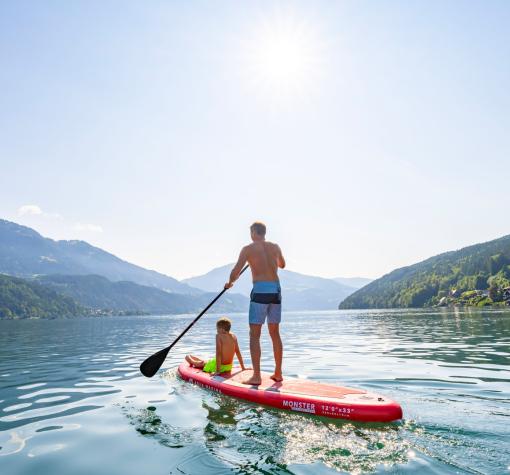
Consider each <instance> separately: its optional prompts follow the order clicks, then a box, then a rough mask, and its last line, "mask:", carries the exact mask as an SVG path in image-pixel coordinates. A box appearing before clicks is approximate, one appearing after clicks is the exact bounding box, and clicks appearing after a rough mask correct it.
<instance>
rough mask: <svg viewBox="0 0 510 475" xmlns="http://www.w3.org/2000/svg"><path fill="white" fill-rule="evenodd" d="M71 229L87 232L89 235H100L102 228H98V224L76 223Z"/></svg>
mask: <svg viewBox="0 0 510 475" xmlns="http://www.w3.org/2000/svg"><path fill="white" fill-rule="evenodd" d="M73 229H74V230H75V231H87V232H90V233H102V232H103V228H102V227H101V226H99V225H98V224H91V223H76V224H75V225H74V226H73Z"/></svg>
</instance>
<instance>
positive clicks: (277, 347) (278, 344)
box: [267, 323, 283, 382]
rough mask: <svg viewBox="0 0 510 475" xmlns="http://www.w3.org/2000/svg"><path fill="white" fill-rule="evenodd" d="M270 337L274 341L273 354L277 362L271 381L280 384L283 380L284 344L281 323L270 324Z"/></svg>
mask: <svg viewBox="0 0 510 475" xmlns="http://www.w3.org/2000/svg"><path fill="white" fill-rule="evenodd" d="M267 326H268V328H269V335H270V336H271V340H272V341H273V353H274V362H275V370H274V374H272V375H271V379H273V380H274V381H276V382H280V381H282V380H283V376H282V359H283V344H282V339H281V338H280V324H279V323H268V324H267Z"/></svg>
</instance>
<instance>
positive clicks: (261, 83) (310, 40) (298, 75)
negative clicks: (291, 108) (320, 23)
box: [246, 14, 321, 96]
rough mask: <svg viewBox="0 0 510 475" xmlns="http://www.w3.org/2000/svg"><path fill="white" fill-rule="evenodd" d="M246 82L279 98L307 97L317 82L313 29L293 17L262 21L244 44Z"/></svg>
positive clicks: (318, 52)
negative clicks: (247, 79) (290, 96)
mask: <svg viewBox="0 0 510 475" xmlns="http://www.w3.org/2000/svg"><path fill="white" fill-rule="evenodd" d="M246 51H247V54H246V61H247V71H248V75H249V80H250V82H251V84H252V85H253V86H255V87H256V88H257V89H259V90H263V91H266V92H271V93H272V94H277V95H278V96H289V95H292V96H295V95H296V94H308V93H310V92H311V90H312V88H313V86H314V85H315V83H316V82H317V80H318V76H319V73H320V63H321V47H320V43H319V41H318V38H317V35H316V33H315V30H314V29H313V27H312V25H310V24H309V23H308V22H306V21H298V20H296V18H295V17H294V16H292V15H282V14H280V15H277V16H275V17H274V18H272V19H265V20H264V21H262V22H261V23H260V25H259V26H258V28H255V29H254V31H253V32H252V35H251V36H250V39H249V41H248V42H247V44H246Z"/></svg>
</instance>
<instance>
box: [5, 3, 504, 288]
mask: <svg viewBox="0 0 510 475" xmlns="http://www.w3.org/2000/svg"><path fill="white" fill-rule="evenodd" d="M509 24H510V2H508V1H495V0H489V1H485V0H483V1H482V0H478V1H476V0H473V1H469V2H467V1H460V0H459V1H451V0H445V1H440V2H439V1H435V2H430V1H425V0H423V1H417V0H411V1H407V0H406V1H397V0H393V1H385V0H380V1H377V2H375V1H358V0H353V1H336V2H333V1H329V0H328V1H321V0H317V1H314V2H309V1H294V2H275V1H258V2H234V1H215V2H210V1H186V2H184V1H181V2H177V1H151V2H139V1H132V2H131V1H84V0H83V1H74V2H68V1H64V0H62V1H19V2H18V1H10V2H9V1H4V2H1V3H0V218H4V219H8V220H12V221H15V222H17V223H20V224H24V225H27V226H30V227H33V228H34V229H36V230H37V231H39V232H40V233H41V234H43V235H45V236H48V237H51V238H54V239H82V240H86V241H88V242H90V243H91V244H93V245H96V246H99V247H101V248H103V249H105V250H107V251H109V252H112V253H114V254H116V255H117V256H119V257H121V258H123V259H126V260H128V261H130V262H134V263H136V264H139V265H142V266H144V267H148V268H151V269H155V270H157V271H160V272H163V273H166V274H168V275H171V276H173V277H176V278H184V277H189V276H192V275H198V274H201V273H204V272H207V271H208V270H210V269H211V268H213V267H217V266H221V265H224V264H226V263H229V262H233V261H234V260H235V259H236V258H237V255H238V253H239V250H240V248H241V246H242V245H244V244H247V243H248V242H249V225H250V224H251V223H252V222H253V221H254V220H262V221H264V222H265V223H266V224H267V226H268V236H267V238H268V239H269V240H273V241H276V242H278V243H279V244H280V246H281V248H282V250H283V253H284V255H285V257H286V259H287V265H288V268H289V269H291V270H295V271H298V272H302V273H307V274H312V275H319V276H324V277H336V276H350V277H352V276H364V277H371V278H376V277H379V276H381V275H383V274H385V273H387V272H389V271H391V270H392V269H394V268H397V267H401V266H405V265H410V264H412V263H414V262H417V261H420V260H423V259H425V258H427V257H430V256H432V255H435V254H438V253H441V252H444V251H447V250H453V249H458V248H461V247H463V246H466V245H470V244H474V243H477V242H483V241H487V240H490V239H494V238H497V237H500V236H502V235H505V234H509V233H510V225H509V224H508V216H507V214H508V203H509V198H510V193H509V190H510V185H509V183H510V113H509V111H510V88H509V85H510V29H509V28H508V25H509Z"/></svg>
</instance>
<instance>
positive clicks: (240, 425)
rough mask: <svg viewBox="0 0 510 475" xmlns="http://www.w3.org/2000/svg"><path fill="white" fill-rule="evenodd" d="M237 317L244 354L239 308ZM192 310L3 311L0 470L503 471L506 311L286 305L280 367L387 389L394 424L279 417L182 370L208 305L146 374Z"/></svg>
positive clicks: (205, 339) (207, 330)
mask: <svg viewBox="0 0 510 475" xmlns="http://www.w3.org/2000/svg"><path fill="white" fill-rule="evenodd" d="M231 317H232V318H233V321H234V328H233V330H234V331H235V332H236V333H237V335H238V337H239V340H240V344H241V349H242V350H243V353H244V355H245V358H246V359H249V352H248V346H247V341H248V340H247V323H246V315H233V316H231ZM192 318H193V316H190V315H187V316H178V317H172V316H161V317H159V316H158V317H152V316H151V317H113V318H83V319H76V320H53V321H3V322H0V473H1V474H2V475H3V474H8V475H21V474H23V475H28V474H34V475H36V474H37V475H42V474H51V475H64V474H65V475H67V474H73V475H81V474H83V475H90V474H94V475H102V474H105V475H106V474H108V475H116V474H119V475H120V474H122V475H131V474H133V475H135V474H137V475H138V474H140V473H142V474H150V475H157V474H165V475H169V474H193V475H195V474H224V473H243V474H248V473H264V474H322V473H324V474H329V473H338V472H340V473H345V472H346V473H398V474H407V473H412V474H415V473H419V474H450V473H451V474H453V473H456V474H458V473H460V474H463V473H470V474H472V473H475V474H478V473H484V474H504V473H510V456H509V453H510V451H509V447H510V366H509V356H510V312H509V311H503V310H501V311H479V310H468V309H466V310H459V311H455V312H454V311H449V310H437V311H408V310H406V311H334V312H307V313H287V314H285V315H284V322H283V325H282V334H283V340H284V345H285V361H284V364H285V368H284V370H285V374H286V375H288V376H299V377H302V378H309V379H313V380H318V381H324V382H328V383H338V384H341V385H345V386H354V387H360V388H365V389H368V390H370V391H374V392H379V393H382V394H385V395H387V396H388V397H391V398H393V399H395V400H397V401H399V402H400V403H401V404H402V407H403V410H404V417H405V419H404V421H402V422H399V423H393V424H362V423H351V422H346V421H330V420H327V419H317V418H314V417H312V416H306V415H300V414H295V413H286V412H282V411H278V410H273V409H268V408H263V407H261V406H257V405H253V404H250V403H246V402H242V401H238V400H235V399H232V398H228V397H226V396H222V395H218V394H214V393H211V392H207V391H206V390H204V389H201V388H198V387H195V386H191V385H189V384H187V383H184V382H182V381H181V380H179V379H178V378H177V376H176V367H177V366H178V364H179V363H180V362H181V360H182V358H183V357H184V355H185V354H186V353H187V352H191V351H192V352H194V353H198V354H203V355H206V356H207V355H211V354H212V353H213V352H214V322H215V316H214V315H207V316H205V317H203V318H202V320H200V321H199V322H198V324H197V325H196V326H195V327H194V328H193V329H192V330H191V332H190V333H189V334H188V335H186V337H184V339H183V340H181V341H180V342H179V344H178V345H177V347H176V348H175V349H174V350H172V352H171V353H170V355H169V357H168V359H167V361H166V363H165V365H164V368H163V370H162V371H160V373H158V374H157V375H156V376H155V377H154V378H152V379H146V378H144V377H143V376H141V375H140V373H139V372H138V365H139V364H140V362H141V361H143V360H144V359H145V358H146V357H147V356H149V355H150V354H152V353H153V352H155V351H156V350H159V349H161V348H163V347H165V346H167V344H168V343H169V342H170V341H172V339H173V337H175V336H176V335H177V334H178V333H179V332H180V331H181V329H183V328H184V327H185V326H186V324H187V323H188V322H189V321H190V320H191V319H192ZM263 369H265V370H268V371H270V370H272V365H271V346H270V342H269V340H268V337H267V331H265V333H264V340H263Z"/></svg>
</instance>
